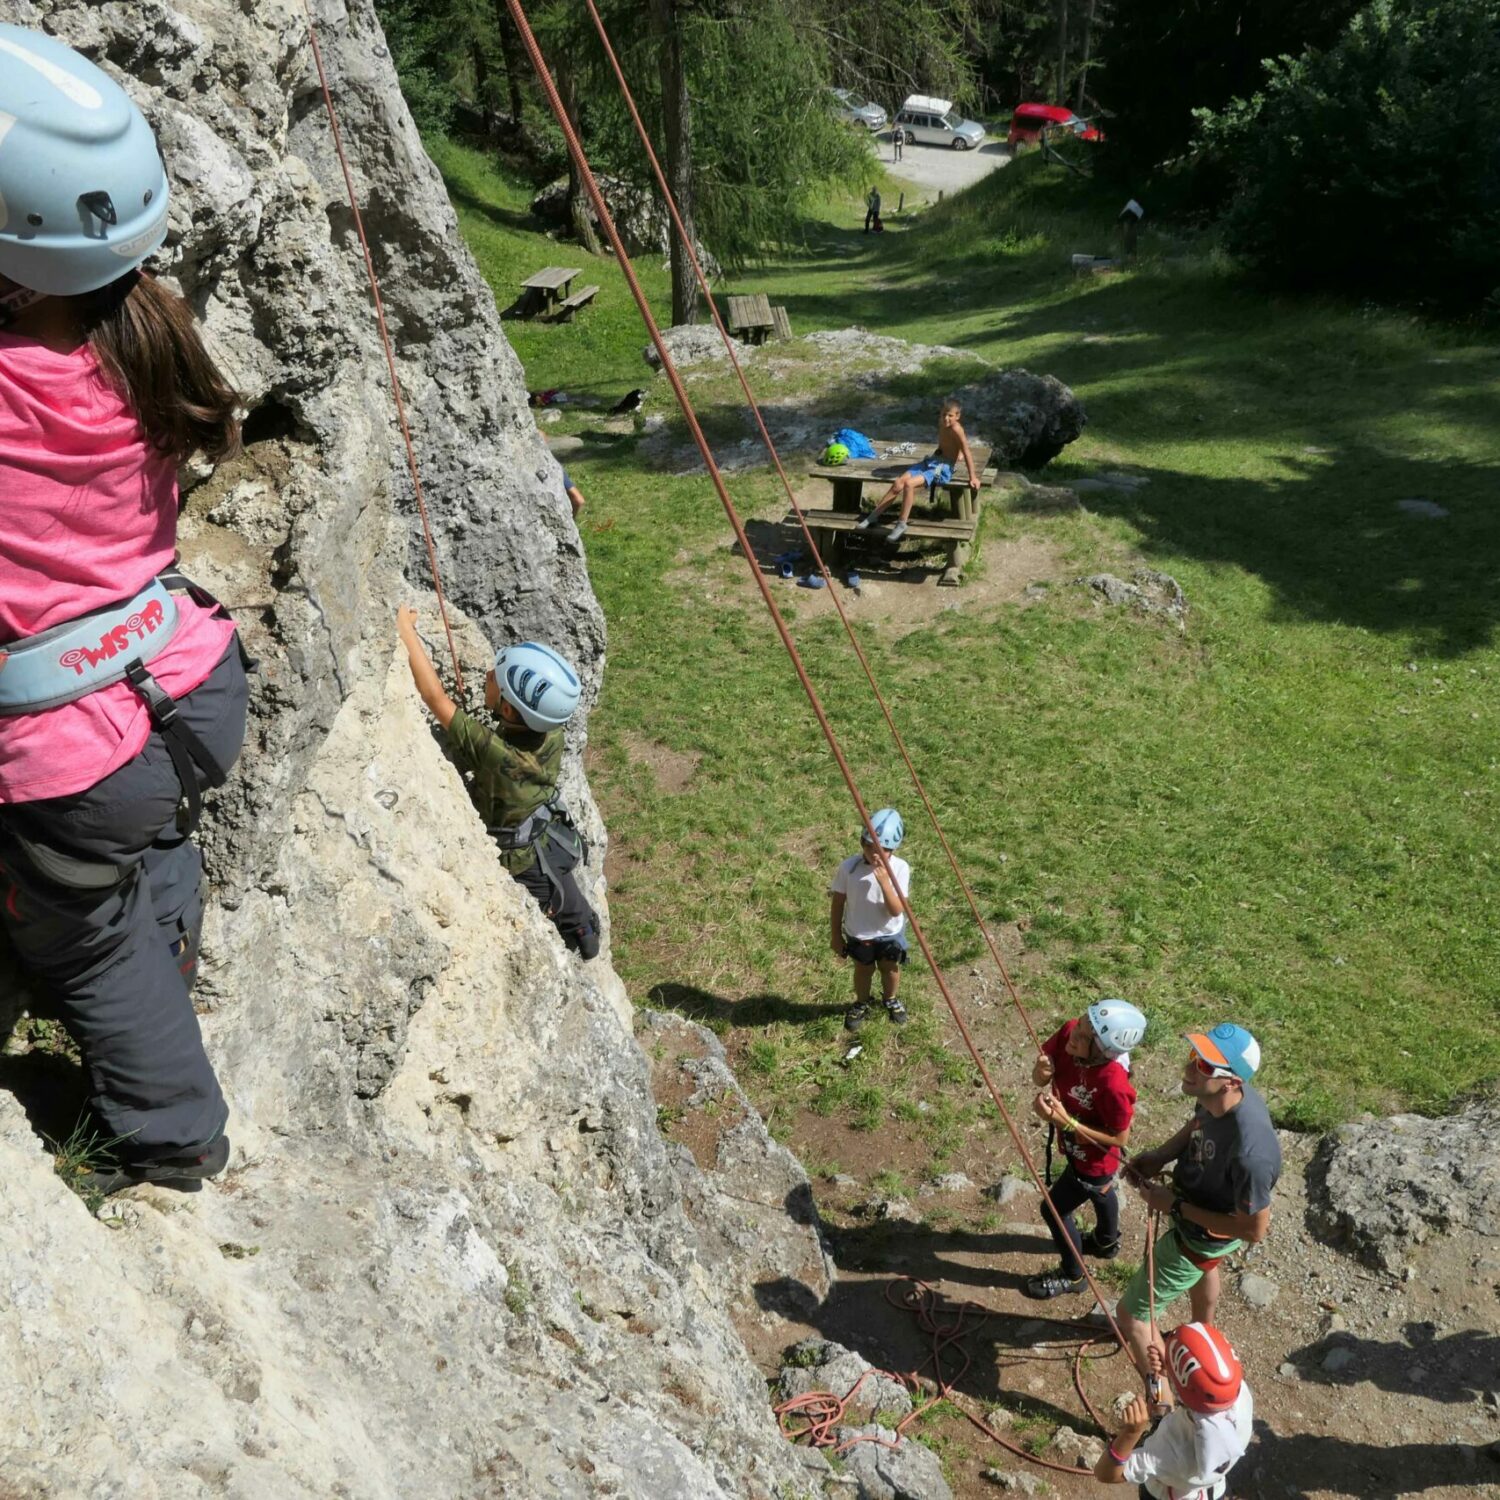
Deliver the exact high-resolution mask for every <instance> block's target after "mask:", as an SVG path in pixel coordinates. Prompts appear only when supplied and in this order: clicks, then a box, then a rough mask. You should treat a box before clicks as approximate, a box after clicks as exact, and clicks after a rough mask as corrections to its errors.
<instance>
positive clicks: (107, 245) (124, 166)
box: [0, 25, 168, 297]
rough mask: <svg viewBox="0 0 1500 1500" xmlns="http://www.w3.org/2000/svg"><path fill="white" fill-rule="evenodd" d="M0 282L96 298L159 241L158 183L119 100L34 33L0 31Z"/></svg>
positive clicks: (126, 103) (156, 161)
mask: <svg viewBox="0 0 1500 1500" xmlns="http://www.w3.org/2000/svg"><path fill="white" fill-rule="evenodd" d="M0 100H4V110H3V112H0V276H4V277H6V278H7V279H8V280H10V281H13V282H15V283H16V285H17V286H20V287H24V288H26V289H27V290H28V291H32V292H40V293H42V294H44V295H46V296H49V297H71V296H76V295H77V294H79V293H81V292H92V291H97V290H98V289H99V288H100V287H103V286H108V285H109V283H110V282H112V281H117V280H119V278H120V277H121V276H124V275H125V274H126V273H127V272H130V271H133V270H134V269H135V268H136V267H137V266H139V265H140V263H141V262H142V261H143V260H145V259H146V257H147V256H148V255H150V254H151V252H152V251H153V250H155V249H156V248H157V247H158V246H159V245H160V244H161V242H162V240H163V239H164V238H165V237H166V233H167V198H168V190H167V174H166V170H165V168H164V167H163V166H162V161H161V153H160V151H158V150H157V146H156V137H155V136H154V135H153V134H152V133H151V127H150V126H149V125H148V124H147V123H146V120H145V116H143V115H142V114H141V112H140V110H138V109H137V108H136V107H135V105H134V104H133V103H132V102H131V100H130V96H129V95H128V94H126V92H125V90H124V89H122V88H121V87H120V85H119V84H118V83H116V82H115V81H114V79H113V78H111V77H110V76H109V75H108V74H107V73H105V72H103V71H102V70H101V69H99V68H97V67H95V66H94V64H93V63H91V62H90V61H89V60H88V59H87V58H86V57H83V56H81V55H80V54H79V53H77V52H75V51H74V50H73V49H72V48H71V47H69V46H66V45H64V44H63V43H62V42H60V41H58V40H57V39H56V38H55V37H50V36H48V35H46V33H45V32H41V31H32V30H30V29H28V28H27V27H24V26H8V25H0Z"/></svg>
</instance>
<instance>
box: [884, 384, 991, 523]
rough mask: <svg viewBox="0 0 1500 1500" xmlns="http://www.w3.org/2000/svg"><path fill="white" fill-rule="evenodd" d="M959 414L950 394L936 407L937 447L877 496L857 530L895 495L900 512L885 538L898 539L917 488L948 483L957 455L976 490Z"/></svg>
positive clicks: (974, 471) (975, 476)
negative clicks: (878, 497)
mask: <svg viewBox="0 0 1500 1500" xmlns="http://www.w3.org/2000/svg"><path fill="white" fill-rule="evenodd" d="M962 415H963V407H962V406H960V405H959V403H958V402H957V401H956V400H955V399H954V398H953V397H952V396H949V397H948V399H947V400H946V401H944V402H943V404H942V405H941V406H940V407H938V445H937V447H936V448H935V449H934V450H933V451H932V453H930V454H929V455H928V456H927V457H926V458H924V459H923V460H922V462H921V463H919V464H916V465H915V466H913V467H912V468H910V469H908V470H907V471H906V473H904V474H903V475H902V476H901V477H900V478H899V479H897V480H896V481H895V482H894V483H893V484H892V485H891V487H890V489H888V490H887V491H886V492H885V494H883V495H882V496H881V497H880V499H879V501H878V502H877V504H876V506H875V509H874V510H872V511H871V512H870V514H869V515H867V516H865V517H864V518H863V519H862V520H861V521H860V523H859V527H860V529H861V530H864V529H866V528H868V527H870V526H873V525H874V524H875V523H876V522H877V521H878V520H879V519H880V516H881V514H882V512H884V511H885V510H886V509H888V508H889V506H890V504H891V502H892V501H893V500H895V499H896V498H897V497H898V496H899V497H900V500H901V514H900V516H899V517H898V518H897V520H896V524H895V525H894V526H892V527H891V529H890V530H889V531H888V532H886V540H887V541H888V542H899V541H900V540H901V538H902V537H903V536H905V535H906V520H907V517H908V516H910V515H911V508H912V506H913V505H914V504H915V503H916V499H917V492H918V491H919V490H922V489H930V488H931V487H932V486H934V485H938V484H948V483H950V482H951V481H952V479H953V465H954V464H956V463H957V462H958V460H959V459H963V461H964V467H965V468H966V469H967V470H968V471H969V488H970V489H971V490H974V491H976V492H977V491H978V489H979V474H978V472H977V471H976V469H975V468H974V455H973V454H972V453H970V452H969V437H968V434H967V433H966V432H965V431H964V424H963V423H962V422H961V421H959V418H960V417H961V416H962Z"/></svg>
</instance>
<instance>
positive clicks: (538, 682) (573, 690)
mask: <svg viewBox="0 0 1500 1500" xmlns="http://www.w3.org/2000/svg"><path fill="white" fill-rule="evenodd" d="M495 684H496V686H497V687H498V688H499V689H500V696H501V697H502V698H504V699H505V701H506V702H507V703H508V704H510V706H511V707H512V708H513V709H515V711H516V712H517V713H518V714H520V716H521V718H522V720H523V721H524V722H525V724H526V727H527V728H528V729H534V730H536V731H537V733H538V734H545V733H546V732H547V730H549V729H556V728H557V727H558V725H560V724H566V723H567V722H568V720H569V719H571V718H572V717H573V710H574V709H575V708H577V707H578V696H579V694H580V693H581V692H582V686H581V684H580V683H579V681H578V674H577V673H576V672H575V671H574V670H573V669H572V667H570V666H569V665H568V664H567V662H566V661H564V660H563V658H562V657H560V656H559V655H558V654H557V652H555V651H554V650H553V649H552V647H551V646H543V645H541V644H540V643H539V642H537V641H522V642H521V644H520V645H519V646H505V647H503V648H502V649H501V650H499V651H497V652H496V653H495Z"/></svg>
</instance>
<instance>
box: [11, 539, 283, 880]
mask: <svg viewBox="0 0 1500 1500" xmlns="http://www.w3.org/2000/svg"><path fill="white" fill-rule="evenodd" d="M183 594H185V595H187V596H188V597H189V598H191V599H192V600H193V602H194V603H195V604H198V605H201V606H202V607H203V608H205V609H210V610H213V611H216V612H217V613H219V614H221V615H223V616H224V617H225V618H226V619H227V618H228V614H229V612H228V611H227V610H226V609H225V608H224V606H223V605H222V604H220V603H219V601H218V600H217V599H215V598H214V596H213V595H212V594H210V593H209V592H208V590H207V589H204V588H200V587H199V586H198V585H197V584H196V583H194V582H192V580H191V579H189V578H185V577H184V576H183V575H182V574H181V573H180V572H179V571H178V570H177V569H176V568H175V567H172V568H167V569H165V570H164V571H163V572H161V573H160V574H158V575H157V577H155V578H153V579H152V580H151V582H150V583H148V584H147V585H146V587H145V588H143V589H142V590H141V591H140V592H139V593H137V594H134V595H132V596H131V597H130V598H129V599H126V600H123V601H121V602H120V603H118V604H112V605H109V606H107V607H106V608H104V609H98V610H93V611H91V612H90V613H89V614H86V615H82V616H80V617H79V618H78V619H76V620H70V621H67V622H65V623H64V624H61V625H55V626H53V627H52V628H51V629H49V630H44V631H42V632H41V633H40V634H39V635H32V636H27V637H26V638H25V639H24V640H20V641H13V642H11V643H9V644H8V645H7V646H6V648H5V651H6V659H5V670H4V671H3V672H0V717H6V716H9V717H14V716H16V715H19V714H31V713H41V712H43V711H44V710H46V709H49V708H58V707H61V706H62V705H63V704H65V703H76V702H77V701H78V700H79V699H80V698H86V697H87V696H88V695H89V694H90V693H96V692H98V691H99V690H100V689H101V688H106V687H112V686H113V685H114V684H115V683H118V682H128V683H129V684H130V686H131V687H132V688H134V689H135V691H136V692H137V693H138V694H139V695H140V697H141V699H142V700H143V702H144V703H145V705H146V709H147V711H148V712H149V714H150V715H151V723H152V726H153V727H154V728H155V729H156V731H157V733H158V734H160V735H161V738H162V743H163V744H164V745H165V746H166V748H167V753H168V754H169V755H170V756H171V757H172V768H173V770H175V771H176V772H177V780H178V782H179V783H180V784H181V787H182V801H181V804H180V806H179V808H178V813H177V823H176V832H175V835H173V836H163V837H161V838H159V839H158V840H157V847H159V848H171V847H173V846H174V845H176V844H180V843H181V842H182V841H183V840H184V839H187V838H189V837H191V836H192V833H193V831H194V830H195V829H196V828H197V826H198V822H199V819H200V818H201V817H202V816H203V794H202V792H201V791H200V790H199V784H198V783H199V777H198V774H197V772H196V771H195V770H194V766H195V765H196V766H197V768H198V770H200V771H201V772H202V773H203V781H204V783H205V784H206V785H208V786H210V787H217V786H222V785H223V784H224V782H225V780H226V778H227V777H228V775H229V771H228V769H227V768H226V767H224V766H221V765H220V764H219V763H218V761H217V760H215V759H214V757H213V755H212V754H211V753H210V752H209V750H208V748H207V746H205V745H204V743H203V741H202V740H201V739H200V738H199V736H198V735H197V733H196V732H195V731H194V730H193V729H192V728H190V727H189V725H188V724H186V723H185V722H184V721H183V719H182V716H181V715H180V714H179V713H178V711H177V700H176V699H175V698H173V697H172V695H171V694H170V693H168V692H167V691H166V689H165V688H163V687H162V685H161V684H160V683H159V682H157V680H156V679H155V678H154V677H153V676H152V675H151V673H150V672H149V671H148V670H147V663H148V662H151V661H153V660H154V659H155V658H156V657H157V656H158V655H159V654H160V653H161V651H162V649H163V648H164V647H165V646H166V645H167V644H168V642H169V641H170V640H171V639H172V637H173V635H174V634H175V633H176V630H177V622H178V610H177V600H176V597H175V596H177V595H183ZM234 639H235V644H236V648H237V649H238V651H239V653H240V659H241V661H242V663H243V664H244V667H245V670H246V671H247V672H248V671H253V670H254V668H255V663H254V662H253V661H251V659H250V658H249V657H248V656H247V655H246V653H245V647H244V644H243V642H242V641H241V640H240V636H239V632H238V631H236V632H235V637H234ZM11 837H12V838H14V840H15V841H16V843H17V844H18V845H19V846H20V847H21V849H22V851H23V852H24V853H25V855H26V857H27V858H28V859H29V860H30V861H31V863H32V864H33V865H35V866H36V868H37V869H38V870H39V871H40V872H41V873H42V874H43V875H45V876H46V877H47V878H48V879H49V880H52V881H54V882H56V883H57V884H58V885H64V886H68V887H71V888H72V889H74V890H102V889H107V888H108V887H110V886H113V885H118V884H119V883H120V882H121V881H122V880H124V879H125V878H126V877H127V876H128V875H129V874H130V872H131V870H133V869H134V868H135V866H134V865H127V866H124V867H121V866H120V865H115V864H109V863H107V862H104V861H100V860H87V859H80V858H78V857H77V856H75V855H72V854H68V853H65V852H64V851H63V850H60V849H55V848H53V847H52V846H51V845H50V844H46V843H42V842H40V841H38V840H35V839H31V838H27V837H26V836H24V835H22V834H20V833H12V834H11Z"/></svg>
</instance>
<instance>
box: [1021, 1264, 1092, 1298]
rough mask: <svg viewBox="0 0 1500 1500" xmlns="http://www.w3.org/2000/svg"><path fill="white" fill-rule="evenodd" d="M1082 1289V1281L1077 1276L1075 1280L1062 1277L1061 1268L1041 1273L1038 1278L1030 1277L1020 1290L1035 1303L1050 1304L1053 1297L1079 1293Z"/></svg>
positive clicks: (1080, 1277) (1081, 1278)
mask: <svg viewBox="0 0 1500 1500" xmlns="http://www.w3.org/2000/svg"><path fill="white" fill-rule="evenodd" d="M1083 1288H1084V1280H1083V1277H1082V1276H1079V1277H1078V1278H1077V1279H1076V1280H1075V1279H1073V1278H1070V1277H1068V1276H1065V1275H1063V1270H1062V1267H1061V1266H1058V1267H1056V1268H1054V1269H1053V1270H1051V1271H1043V1272H1042V1274H1041V1275H1040V1276H1032V1277H1030V1278H1029V1279H1028V1280H1027V1282H1026V1285H1025V1286H1024V1287H1022V1288H1021V1290H1022V1291H1023V1292H1024V1293H1025V1294H1026V1295H1027V1296H1028V1297H1030V1298H1031V1299H1032V1300H1033V1301H1035V1302H1050V1301H1051V1300H1052V1298H1054V1297H1064V1296H1066V1295H1067V1294H1068V1293H1069V1292H1081V1291H1082V1290H1083Z"/></svg>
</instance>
